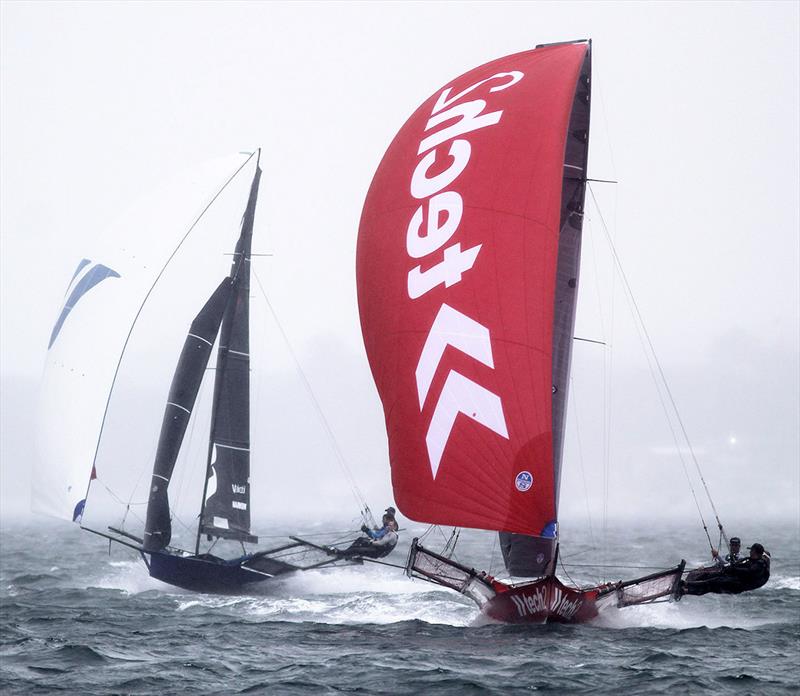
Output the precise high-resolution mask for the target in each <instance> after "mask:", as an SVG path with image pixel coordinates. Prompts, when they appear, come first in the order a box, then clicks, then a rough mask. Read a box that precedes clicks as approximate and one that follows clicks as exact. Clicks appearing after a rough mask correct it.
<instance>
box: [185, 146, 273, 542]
mask: <svg viewBox="0 0 800 696" xmlns="http://www.w3.org/2000/svg"><path fill="white" fill-rule="evenodd" d="M259 155H260V152H259ZM260 179H261V168H260V167H259V166H258V160H257V162H256V171H255V174H254V177H253V183H252V184H251V187H250V196H249V199H248V201H247V208H246V210H245V213H244V216H243V218H242V231H241V234H240V236H239V240H238V242H237V243H236V249H235V252H234V255H233V262H232V264H231V274H230V278H231V296H230V299H229V301H228V306H227V308H226V310H225V314H224V317H223V319H222V329H221V333H220V345H219V351H218V353H217V366H216V372H215V381H214V402H213V406H212V416H211V433H210V438H209V446H208V460H207V463H206V480H205V485H204V488H203V500H202V503H201V507H200V521H199V524H198V528H197V540H196V544H195V553H199V551H200V537H201V536H202V535H203V534H206V535H208V536H211V537H222V538H225V539H235V540H238V541H242V542H245V541H246V542H250V543H257V542H258V537H255V536H253V535H251V534H250V256H251V246H252V238H253V224H254V221H255V210H256V202H257V199H258V185H259V181H260ZM209 488H212V489H213V490H212V492H211V494H209Z"/></svg>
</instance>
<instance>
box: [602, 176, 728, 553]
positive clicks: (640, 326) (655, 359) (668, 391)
mask: <svg viewBox="0 0 800 696" xmlns="http://www.w3.org/2000/svg"><path fill="white" fill-rule="evenodd" d="M587 188H588V189H589V193H590V194H591V196H592V200H593V201H594V205H595V208H596V209H597V214H598V216H599V218H600V222H601V225H602V227H603V231H604V232H605V235H606V238H607V240H608V243H609V246H610V248H611V254H612V258H613V259H614V262H615V266H616V268H617V270H618V272H619V275H620V278H621V279H622V284H623V287H624V289H625V292H626V297H627V298H628V300H629V301H630V303H631V307H632V308H633V311H634V314H635V316H636V318H637V319H638V324H637V329H638V330H639V331H640V333H641V335H643V336H644V339H645V340H646V342H647V346H648V347H649V352H647V351H646V352H645V355H646V356H647V359H648V364H650V361H651V358H652V361H653V363H654V364H655V366H656V368H657V370H658V374H659V376H660V377H661V386H663V389H664V391H665V392H666V394H667V396H668V397H669V401H670V404H671V406H672V413H673V415H674V418H675V419H676V420H677V421H678V424H679V425H680V429H681V432H682V434H683V438H684V441H685V442H686V445H687V446H688V448H689V453H690V454H691V458H692V461H693V462H694V465H695V468H696V470H697V474H698V476H699V477H700V480H701V481H702V483H703V488H704V489H705V492H706V496H707V497H708V501H709V503H710V504H711V508H712V510H713V511H714V517H715V518H716V520H717V526H718V527H719V531H720V534H722V536H723V538H724V539H725V542H726V544H727V543H728V539H727V537H726V536H725V531H724V528H723V525H722V522H721V521H720V518H719V514H718V513H717V508H716V506H715V505H714V501H713V499H712V498H711V492H710V491H709V489H708V484H707V483H706V480H705V477H704V476H703V472H702V471H701V469H700V464H699V462H698V461H697V457H696V456H695V453H694V449H693V447H692V443H691V441H690V440H689V435H688V433H687V432H686V428H685V426H684V424H683V419H682V418H681V415H680V412H679V411H678V407H677V404H676V403H675V399H674V397H673V395H672V391H671V389H670V388H669V384H668V383H667V378H666V375H665V374H664V370H663V369H662V367H661V362H660V361H659V359H658V355H657V354H656V351H655V347H654V346H653V342H652V340H651V338H650V334H649V333H648V331H647V327H646V326H645V323H644V319H643V317H642V314H641V312H640V310H639V306H638V304H637V303H636V299H635V298H634V296H633V291H632V289H631V286H630V284H629V282H628V278H627V276H626V275H625V271H624V270H623V268H622V262H621V261H620V258H619V256H618V255H617V250H616V247H615V246H614V242H613V240H612V239H611V235H610V234H609V232H608V227H607V226H606V223H605V220H604V218H603V213H602V211H601V210H600V206H599V204H598V202H597V198H596V197H595V195H594V191H593V190H592V187H591V185H588V184H587ZM651 374H653V376H654V381H655V382H656V390H657V392H658V394H659V399H661V403H662V407H663V408H664V411H665V413H666V414H667V422H668V423H669V426H670V429H671V430H672V432H673V438H674V439H675V443H676V446H677V450H678V457H679V459H680V461H681V465H682V467H683V470H684V474H685V475H686V479H687V481H688V483H689V489H690V490H691V492H692V498H693V499H694V502H695V506H696V507H697V512H698V513H699V515H700V520H701V522H702V524H703V530H704V531H705V533H706V538H707V539H708V544H709V546H710V547H711V548H712V549H713V548H714V545H713V543H712V542H711V535H710V534H709V532H708V526H707V525H706V521H705V518H704V517H703V513H702V510H701V508H700V503H699V501H698V500H697V495H696V494H695V490H694V486H693V485H692V482H691V478H690V477H689V472H688V470H687V468H686V463H685V461H684V459H683V454H682V452H681V448H680V446H679V445H678V439H677V436H676V435H675V431H674V428H673V425H672V420H671V419H670V418H669V412H668V410H667V408H666V404H665V403H664V400H663V396H662V393H661V388H660V385H659V382H658V381H657V380H655V374H654V372H653V370H652V367H651Z"/></svg>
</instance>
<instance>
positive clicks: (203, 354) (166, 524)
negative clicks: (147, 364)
mask: <svg viewBox="0 0 800 696" xmlns="http://www.w3.org/2000/svg"><path fill="white" fill-rule="evenodd" d="M230 293H231V281H230V278H225V280H223V281H222V282H221V283H220V285H219V287H217V289H216V290H215V291H214V293H213V294H212V295H211V297H210V298H209V299H208V301H207V302H206V304H205V305H204V306H203V308H202V309H201V310H200V313H199V314H198V315H197V316H196V317H195V319H194V321H193V322H192V324H191V327H190V329H189V333H188V335H187V336H186V341H185V342H184V344H183V350H182V351H181V355H180V358H179V359H178V365H177V367H176V368H175V373H174V375H173V377H172V384H171V385H170V388H169V396H168V397H167V406H166V409H165V410H164V420H163V421H162V424H161V434H160V435H159V438H158V448H157V450H156V459H155V463H154V464H153V477H152V482H151V486H150V498H149V501H148V504H147V519H146V522H145V530H144V543H143V547H144V550H145V551H151V552H152V551H160V550H161V549H164V548H165V547H166V546H167V545H168V544H169V542H170V538H171V536H172V525H171V523H170V513H169V498H168V495H167V488H168V486H169V481H170V478H172V471H173V469H174V468H175V461H176V460H177V458H178V453H179V452H180V449H181V443H182V442H183V437H184V435H185V433H186V426H187V425H188V424H189V418H190V417H191V415H192V409H193V408H194V404H195V400H196V399H197V392H198V391H199V389H200V384H201V382H202V381H203V374H204V373H205V370H206V366H207V365H208V359H209V357H210V356H211V349H212V348H213V346H214V341H215V340H216V338H217V334H218V333H219V328H220V324H221V323H222V317H223V316H224V313H225V308H226V307H227V306H228V303H229V299H230Z"/></svg>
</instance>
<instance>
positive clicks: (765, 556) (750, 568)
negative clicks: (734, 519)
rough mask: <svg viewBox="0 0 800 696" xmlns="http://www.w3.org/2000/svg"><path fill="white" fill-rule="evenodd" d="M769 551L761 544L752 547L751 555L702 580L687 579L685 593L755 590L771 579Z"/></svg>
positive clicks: (683, 590) (684, 585) (701, 593)
mask: <svg viewBox="0 0 800 696" xmlns="http://www.w3.org/2000/svg"><path fill="white" fill-rule="evenodd" d="M769 564H770V557H769V553H768V552H766V551H764V547H763V546H762V545H761V544H753V545H752V546H751V547H750V557H749V558H746V559H745V560H743V561H738V562H736V563H732V564H731V565H727V566H724V567H723V568H721V569H720V570H719V571H718V572H716V573H713V574H709V575H706V576H705V577H704V579H702V580H699V579H698V580H686V581H685V582H683V583H682V585H681V590H682V593H683V594H689V595H704V594H706V593H708V592H714V593H717V594H739V593H740V592H747V591H748V590H755V589H756V588H758V587H761V586H762V585H764V584H766V582H767V580H769Z"/></svg>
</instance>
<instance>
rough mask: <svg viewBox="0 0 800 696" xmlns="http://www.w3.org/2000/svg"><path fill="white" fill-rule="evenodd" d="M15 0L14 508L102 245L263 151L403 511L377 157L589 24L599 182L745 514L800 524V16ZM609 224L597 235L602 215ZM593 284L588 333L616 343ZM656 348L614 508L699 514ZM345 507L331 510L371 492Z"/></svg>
mask: <svg viewBox="0 0 800 696" xmlns="http://www.w3.org/2000/svg"><path fill="white" fill-rule="evenodd" d="M1 7H2V10H1V11H2V48H1V50H2V66H1V68H2V94H1V95H0V96H1V97H2V98H1V99H0V116H1V120H0V127H1V133H0V136H1V137H2V161H1V162H0V167H1V169H0V194H1V201H0V224H1V228H0V233H1V240H2V275H1V276H0V283H1V286H0V287H1V288H2V313H0V348H1V349H2V365H1V366H0V373H1V374H2V378H3V395H2V415H3V435H2V445H3V449H2V464H1V465H0V467H1V468H0V473H2V479H1V480H0V483H2V488H3V492H2V506H3V509H4V510H6V511H8V510H9V509H11V508H12V507H13V506H15V505H18V504H22V502H24V493H21V492H20V491H19V490H18V488H17V487H18V486H23V487H24V485H25V482H26V478H25V476H26V474H25V471H24V469H25V467H26V463H27V461H28V459H29V457H30V456H31V455H30V447H29V445H30V440H31V438H32V437H33V433H34V430H33V426H32V425H31V423H32V419H33V407H34V399H33V397H32V396H31V389H32V386H31V385H34V386H35V384H36V380H37V379H38V377H39V375H40V373H41V369H42V365H43V361H44V352H45V347H46V345H47V338H48V336H49V332H50V330H51V327H52V322H53V320H54V318H55V315H56V313H57V310H58V308H59V307H58V306H59V303H60V302H61V301H62V297H63V293H64V290H65V288H66V285H67V282H68V281H69V279H70V276H71V273H72V271H73V270H74V267H75V264H76V262H77V261H78V260H79V259H80V258H82V256H83V253H84V251H83V249H84V248H85V246H86V245H88V244H90V240H91V238H92V237H93V236H94V235H97V234H101V233H102V231H103V228H104V225H105V223H106V222H107V221H108V220H110V219H112V218H113V217H114V216H115V215H116V214H117V213H118V211H119V210H120V208H121V207H123V206H125V205H127V204H129V203H130V202H131V200H132V199H134V198H135V197H136V196H137V195H139V194H140V193H142V192H145V191H147V190H148V189H150V188H151V187H152V185H153V182H155V181H157V180H159V179H161V178H162V177H163V175H164V174H167V173H173V172H175V171H178V170H181V169H183V168H185V167H186V166H187V165H189V164H191V163H192V162H199V161H202V160H206V159H208V158H209V157H213V156H218V155H224V154H227V153H230V152H236V151H239V150H242V149H248V148H253V147H258V146H261V147H262V148H263V155H262V166H263V169H264V176H263V179H262V187H261V190H262V195H261V200H260V204H259V210H258V218H257V229H256V235H257V242H256V247H258V248H257V249H256V250H257V251H262V252H271V253H274V257H272V258H271V259H269V260H266V261H264V262H263V264H264V266H263V268H264V272H263V274H262V275H263V276H264V277H265V278H267V281H266V283H267V288H268V290H269V293H270V298H271V301H272V303H273V306H274V307H275V309H276V311H277V312H278V314H279V315H280V317H281V321H282V324H283V327H284V329H285V331H286V333H287V335H288V336H289V337H290V340H291V341H292V343H293V345H294V347H295V349H296V351H297V353H298V355H299V356H300V358H301V361H302V362H303V365H304V368H305V370H306V372H307V376H308V379H309V381H310V382H311V384H312V385H313V387H314V390H315V393H316V394H317V398H318V399H319V402H320V404H321V406H322V408H323V410H324V411H325V413H326V415H327V416H328V418H329V421H330V424H331V427H332V428H333V430H334V432H336V434H337V437H338V438H339V440H340V446H341V448H342V450H343V452H344V454H345V456H346V457H347V459H348V460H349V461H350V464H351V467H352V468H353V470H354V473H356V475H357V477H358V479H359V481H360V482H361V483H362V487H363V488H364V490H365V493H367V496H368V498H369V499H370V500H371V501H372V505H373V506H374V507H379V506H381V505H382V503H383V501H384V500H386V499H387V498H388V496H389V495H390V493H389V487H388V464H387V462H386V448H385V436H384V431H383V419H382V414H381V412H380V405H379V401H378V399H377V395H376V394H375V391H374V387H373V386H372V382H371V378H370V376H369V371H368V367H367V363H366V359H365V356H364V354H363V346H362V343H361V338H360V328H359V322H358V312H357V306H356V293H355V272H354V268H355V262H354V258H355V243H356V232H357V228H358V220H359V216H360V211H361V206H362V203H363V200H364V196H365V194H366V191H367V188H368V186H369V182H370V180H371V177H372V175H373V173H374V171H375V168H376V167H377V165H378V162H379V161H380V158H381V156H382V155H383V152H384V150H385V148H386V146H387V145H388V144H389V142H390V140H391V138H392V137H393V136H394V134H395V132H396V131H397V129H398V128H399V127H400V126H401V125H402V123H403V122H404V121H405V119H406V118H407V117H408V116H409V115H410V114H411V113H412V111H413V110H414V109H415V108H416V107H417V106H418V105H419V104H420V103H421V102H422V101H423V100H425V99H426V98H427V97H428V96H429V95H431V94H432V93H433V92H434V91H435V90H437V89H438V88H440V87H441V86H442V85H444V84H445V83H446V82H447V81H449V80H450V79H452V78H454V77H456V76H457V75H459V74H461V73H463V72H465V71H467V70H469V69H471V68H473V67H475V66H477V65H479V64H481V63H483V62H486V61H488V60H491V59H493V58H497V57H500V56H503V55H507V54H510V53H514V52H517V51H522V50H526V49H529V48H532V47H533V46H534V45H535V44H537V43H546V42H551V41H558V40H565V39H574V38H585V37H591V38H592V39H593V41H594V44H593V47H594V53H593V57H594V101H593V115H592V118H593V127H592V141H591V151H590V163H589V164H590V174H591V176H593V177H597V178H608V179H616V180H619V182H620V183H619V184H618V185H617V186H612V187H609V186H605V187H603V186H600V187H596V189H595V190H596V191H597V194H598V196H599V197H600V200H601V206H602V210H603V215H604V217H605V220H606V221H607V222H608V224H609V227H610V228H611V230H612V233H613V235H614V238H615V240H616V246H617V250H618V252H619V254H620V256H621V257H622V260H623V263H624V266H625V270H626V273H627V275H628V279H629V281H630V283H631V285H632V287H633V288H634V292H635V293H636V299H637V302H638V304H639V307H640V309H641V311H642V313H643V315H644V317H645V320H646V322H647V326H648V328H649V331H650V335H651V337H652V339H653V341H654V343H655V345H656V347H657V349H658V352H659V356H660V358H661V361H662V365H663V367H664V370H665V372H666V374H667V376H668V377H669V378H670V383H671V386H672V388H673V392H674V394H675V397H676V400H677V402H678V404H679V405H680V406H681V408H682V414H683V417H684V421H685V423H686V426H687V429H688V431H689V433H690V435H691V437H692V440H693V443H694V444H695V446H696V451H697V453H698V455H699V458H700V460H701V462H702V463H703V466H704V468H705V471H706V474H707V476H708V479H709V483H710V485H711V487H712V490H713V491H714V492H715V493H717V494H718V498H719V500H718V504H719V505H720V507H721V508H722V510H721V511H723V514H724V511H726V510H727V511H729V512H728V514H729V516H732V517H733V518H734V519H744V518H745V517H747V516H753V515H755V516H758V515H760V514H762V513H764V511H765V510H766V511H768V512H769V514H778V513H780V514H786V513H787V512H789V513H791V514H793V515H796V514H797V513H796V509H797V505H798V498H799V497H800V496H799V494H798V486H799V485H800V484H799V483H798V481H799V480H800V474H798V456H799V455H798V388H799V387H798V334H799V333H800V328H799V324H798V322H799V319H798V317H799V314H800V309H799V304H800V303H799V295H800V280H799V278H800V272H799V271H798V265H799V263H800V261H799V258H800V252H799V251H798V236H799V235H798V228H799V226H800V222H799V220H798V208H799V207H800V206H799V205H798V190H799V189H800V177H799V176H798V161H799V160H800V153H799V151H798V130H799V129H800V124H799V121H798V101H799V100H798V63H799V62H800V55H799V52H798V25H799V23H800V12H799V11H798V7H799V5H798V3H796V2H778V3H731V4H728V3H721V2H717V3H691V4H690V3H652V4H648V3H643V2H642V3H611V4H609V3H601V2H592V3H586V4H584V3H577V2H575V3H553V4H550V3H503V2H488V3H483V2H476V3H446V2H437V3H412V2H403V3H390V2H381V3H336V2H324V3H258V2H246V3H235V2H226V3H213V2H204V3H189V2H180V3H155V2H148V3H134V2H128V3H102V2H88V3H70V2H54V3H48V2H30V3H23V2H7V1H6V2H3V3H2V6H1ZM591 215H592V213H591V212H590V216H591ZM592 222H593V229H595V230H597V231H598V233H599V231H600V229H601V228H600V225H599V217H598V216H597V214H596V213H594V218H593V221H592ZM588 290H589V288H588V284H587V283H584V285H583V287H582V291H583V292H584V299H582V304H581V308H580V310H579V319H578V328H577V331H578V332H579V333H581V334H583V335H589V337H597V335H598V325H597V322H596V320H595V319H596V318H595V317H594V316H593V314H592V312H593V306H594V305H593V304H592V302H591V301H590V300H587V299H586V295H587V292H588ZM620 307H621V306H620ZM619 311H620V313H621V312H622V309H621V308H620V310H619ZM622 324H623V322H622V321H620V326H622ZM636 346H637V344H636V342H635V341H632V342H629V343H626V342H625V341H623V340H622V339H619V340H618V341H616V345H615V348H616V349H615V353H614V355H615V357H614V369H615V370H616V371H618V373H619V377H620V386H619V387H618V388H616V390H615V392H614V400H615V403H616V404H617V409H618V412H617V415H615V416H614V422H613V425H614V431H615V432H616V433H617V435H616V437H617V438H618V440H615V443H616V444H615V445H614V449H613V452H612V455H613V457H614V459H615V462H614V467H616V468H615V469H614V471H616V472H617V473H616V474H612V479H611V484H612V485H611V489H612V493H611V494H610V498H609V506H610V507H611V508H612V509H614V510H623V511H627V512H629V513H631V514H645V513H648V512H652V511H653V510H654V509H658V510H659V512H666V510H665V509H664V508H666V507H669V506H666V505H665V502H666V500H670V501H675V505H676V506H677V509H678V512H679V513H680V514H684V513H685V514H687V515H691V514H693V511H692V508H691V506H690V505H688V503H686V500H688V498H687V496H686V487H685V483H683V482H682V481H681V480H680V479H679V476H682V474H680V472H679V470H678V469H677V468H675V467H674V464H675V462H674V461H672V460H673V459H674V456H673V455H674V452H671V446H672V443H671V439H670V438H669V437H668V436H667V435H665V432H664V429H663V425H662V426H651V425H650V422H649V421H650V418H651V417H652V418H653V419H654V420H657V419H658V418H659V416H660V410H659V407H658V405H657V404H656V405H655V406H653V407H651V406H649V405H645V402H644V401H643V399H644V397H642V396H641V395H640V394H639V393H638V391H637V390H638V389H639V388H640V387H641V386H642V385H643V384H645V383H647V381H648V380H649V376H648V373H647V372H646V369H645V368H644V366H643V363H641V357H638V358H637V357H636V351H637V348H636ZM585 351H586V348H584V347H581V348H578V349H576V356H575V361H576V379H577V378H578V376H579V375H582V374H584V375H591V374H593V373H592V370H593V369H594V368H596V367H597V356H596V355H595V356H591V355H589V356H587V355H586V352H585ZM637 360H638V361H639V362H637ZM581 361H585V364H586V365H588V366H589V367H582V366H581V365H582V364H584V363H582V362H581ZM592 365H594V368H592ZM587 380H588V381H591V378H590V377H587ZM281 382H282V384H281V387H280V389H278V391H277V393H278V394H283V395H284V396H283V399H284V401H285V403H286V404H295V402H296V408H297V416H296V417H295V418H290V417H288V416H286V409H282V410H280V409H279V411H278V412H277V413H275V418H276V419H282V418H283V419H285V420H286V421H287V422H286V423H285V425H284V427H282V428H280V429H276V433H275V442H274V443H273V444H272V445H271V447H273V448H274V451H275V452H276V453H278V455H279V456H287V457H288V456H298V447H299V446H298V444H297V441H298V440H303V441H304V442H303V445H302V447H308V448H309V449H308V451H307V453H306V454H303V452H305V450H302V448H301V450H300V455H299V456H300V457H301V458H302V457H306V458H307V460H308V461H309V463H308V479H306V481H308V480H313V481H317V482H318V481H321V480H325V479H329V478H331V476H330V474H329V473H328V472H329V471H330V470H331V466H333V467H335V460H334V458H333V456H332V454H331V452H330V449H329V448H328V450H327V452H326V451H325V448H326V446H327V445H325V444H324V438H323V437H322V436H318V435H313V436H312V435H309V434H308V432H307V431H306V430H302V431H300V430H298V429H297V427H299V425H298V424H300V425H302V426H304V427H305V426H307V430H313V429H315V428H316V429H317V431H318V430H319V427H320V426H319V424H318V423H316V421H315V417H314V413H313V408H312V407H311V406H310V404H309V402H308V400H307V399H306V401H305V402H304V403H301V402H303V398H305V397H302V398H301V397H300V396H298V394H299V393H301V389H302V385H301V384H300V383H299V382H298V380H297V378H296V376H291V375H289V374H288V373H287V376H286V377H285V378H282V379H281ZM281 390H285V391H281ZM589 402H590V399H585V400H584V399H583V398H581V399H579V400H574V401H573V406H575V404H578V405H577V407H576V409H575V413H577V414H578V415H579V418H580V419H581V427H582V428H583V429H584V431H585V433H586V437H582V438H581V442H582V446H581V451H582V459H581V461H582V465H583V467H584V469H585V470H586V479H587V482H588V487H589V489H590V490H591V489H594V488H596V487H597V486H599V481H600V478H599V473H598V469H599V467H598V466H597V462H598V461H599V460H600V455H599V454H598V452H597V448H598V447H600V446H601V445H598V444H597V443H598V442H599V441H598V440H596V439H595V440H594V441H593V440H592V437H593V430H596V429H597V428H596V427H595V426H596V423H595V421H597V419H598V416H597V415H592V413H591V411H587V410H586V409H584V408H583V404H585V403H586V404H588V403H589ZM272 422H274V421H272ZM570 427H573V426H570ZM301 432H302V434H300V433H301ZM315 439H319V440H320V444H319V445H318V447H317V446H316V445H314V444H313V442H312V443H309V442H307V441H311V440H315ZM315 447H316V449H315ZM577 451H578V450H577V448H576V447H575V446H574V445H573V446H572V447H571V449H570V446H569V445H568V452H567V455H568V461H567V465H566V472H567V473H566V474H565V477H566V478H565V491H567V496H568V497H567V499H566V500H562V507H563V510H564V513H565V514H567V515H569V514H574V515H575V516H576V518H579V517H580V514H582V511H583V509H584V507H585V504H584V503H583V501H581V502H580V503H577V502H575V501H576V500H577V492H579V491H580V492H581V493H582V485H583V483H582V481H581V479H580V478H579V476H578V473H577V472H579V471H580V467H578V466H577V465H576V463H577V462H578V457H577V454H576V452H577ZM570 458H571V459H570ZM570 461H572V464H570ZM665 469H669V471H675V472H677V473H675V476H673V477H671V478H670V477H669V476H667V474H663V475H664V476H665V477H666V478H667V479H669V483H667V484H659V485H660V486H661V487H660V488H658V489H657V490H656V491H653V485H652V483H653V471H658V472H660V473H663V472H662V470H665ZM334 471H335V468H334ZM283 483H284V484H285V486H286V489H287V490H288V491H289V493H288V494H287V495H283V497H282V501H283V502H284V503H285V504H286V510H285V511H292V512H299V513H301V514H304V511H310V510H312V509H313V505H312V503H311V502H310V501H309V497H308V496H307V495H306V493H307V490H308V489H307V488H304V486H301V485H298V484H297V483H296V481H295V482H292V481H284V482H283ZM304 485H305V484H304ZM665 485H666V486H667V488H664V487H663V486H665ZM311 489H312V493H314V492H315V491H317V492H319V491H323V489H319V490H318V489H317V488H314V487H313V486H311ZM614 491H616V493H615V492H614ZM665 491H666V493H665ZM324 495H325V496H326V501H327V502H328V503H330V506H329V508H330V509H336V507H337V505H339V506H341V504H343V503H342V501H345V502H344V504H346V501H348V500H349V498H347V497H346V496H344V494H343V496H344V497H337V496H338V494H335V493H331V492H330V491H328V489H324ZM615 496H616V497H615ZM312 497H313V495H312ZM21 501H22V502H21ZM286 501H289V502H288V503H287V502H286ZM314 504H316V505H319V504H320V501H319V498H318V497H317V500H316V501H315V503H314ZM601 506H602V504H601V503H598V502H597V501H596V500H593V502H592V507H593V508H595V509H599V508H600V507H601ZM654 506H655V507H654ZM275 509H276V510H281V508H280V507H279V506H276V507H275ZM309 514H310V513H309ZM737 516H738V517H737Z"/></svg>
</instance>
